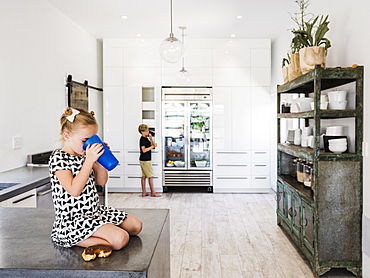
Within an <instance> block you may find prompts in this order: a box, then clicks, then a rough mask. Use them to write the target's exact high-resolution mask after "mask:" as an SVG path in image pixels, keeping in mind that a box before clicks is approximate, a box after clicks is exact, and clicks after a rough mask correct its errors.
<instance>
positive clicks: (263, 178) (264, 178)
mask: <svg viewBox="0 0 370 278" xmlns="http://www.w3.org/2000/svg"><path fill="white" fill-rule="evenodd" d="M254 179H256V180H267V177H255V178H254Z"/></svg>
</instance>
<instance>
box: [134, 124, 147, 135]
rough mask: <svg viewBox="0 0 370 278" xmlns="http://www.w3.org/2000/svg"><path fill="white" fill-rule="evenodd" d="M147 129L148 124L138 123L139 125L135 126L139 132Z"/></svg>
mask: <svg viewBox="0 0 370 278" xmlns="http://www.w3.org/2000/svg"><path fill="white" fill-rule="evenodd" d="M148 129H149V126H148V125H144V124H142V125H139V127H138V128H137V130H138V131H139V133H140V134H141V132H143V131H147V130H148Z"/></svg>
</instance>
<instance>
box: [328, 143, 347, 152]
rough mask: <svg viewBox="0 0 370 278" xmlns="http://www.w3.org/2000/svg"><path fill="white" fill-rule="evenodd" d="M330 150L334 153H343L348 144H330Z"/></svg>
mask: <svg viewBox="0 0 370 278" xmlns="http://www.w3.org/2000/svg"><path fill="white" fill-rule="evenodd" d="M329 150H330V151H331V152H333V153H343V152H345V151H346V150H347V144H334V145H333V144H329Z"/></svg>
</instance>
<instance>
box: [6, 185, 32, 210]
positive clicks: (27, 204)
mask: <svg viewBox="0 0 370 278" xmlns="http://www.w3.org/2000/svg"><path fill="white" fill-rule="evenodd" d="M6 206H7V207H21V208H35V207H36V206H37V204H36V189H32V190H29V191H27V192H24V193H22V194H19V195H17V196H15V197H12V198H9V199H7V200H6Z"/></svg>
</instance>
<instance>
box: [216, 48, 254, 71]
mask: <svg viewBox="0 0 370 278" xmlns="http://www.w3.org/2000/svg"><path fill="white" fill-rule="evenodd" d="M250 55H251V53H250V52H249V51H248V50H246V49H245V48H231V47H230V48H216V49H213V66H214V67H215V68H249V67H250V66H251V56H250Z"/></svg>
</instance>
